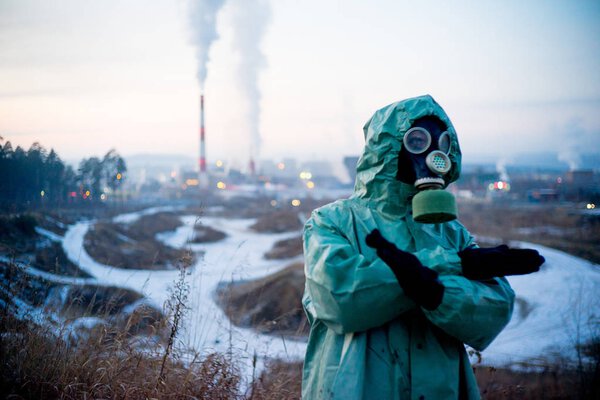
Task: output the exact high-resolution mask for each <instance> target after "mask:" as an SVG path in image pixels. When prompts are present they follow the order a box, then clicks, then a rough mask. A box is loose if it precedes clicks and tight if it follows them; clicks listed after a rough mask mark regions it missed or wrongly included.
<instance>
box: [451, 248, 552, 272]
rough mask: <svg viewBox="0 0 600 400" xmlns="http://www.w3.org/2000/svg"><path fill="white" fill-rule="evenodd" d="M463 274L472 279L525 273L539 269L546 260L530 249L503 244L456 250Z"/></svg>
mask: <svg viewBox="0 0 600 400" xmlns="http://www.w3.org/2000/svg"><path fill="white" fill-rule="evenodd" d="M458 255H459V257H460V259H461V264H462V270H463V275H464V276H465V278H468V279H472V280H486V279H492V278H494V277H497V276H506V275H525V274H530V273H532V272H536V271H539V270H540V265H542V264H543V263H544V261H546V260H545V259H544V257H542V256H541V255H540V253H538V252H537V250H532V249H511V248H509V247H508V246H507V245H505V244H503V245H501V246H498V247H491V248H483V249H479V248H469V249H465V250H463V251H460V252H458Z"/></svg>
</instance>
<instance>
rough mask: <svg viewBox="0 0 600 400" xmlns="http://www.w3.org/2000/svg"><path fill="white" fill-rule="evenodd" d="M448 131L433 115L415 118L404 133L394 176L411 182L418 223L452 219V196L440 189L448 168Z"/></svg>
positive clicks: (454, 210) (453, 213) (453, 205)
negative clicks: (414, 190) (413, 189)
mask: <svg viewBox="0 0 600 400" xmlns="http://www.w3.org/2000/svg"><path fill="white" fill-rule="evenodd" d="M451 143H452V141H451V138H450V134H449V133H448V132H446V127H445V126H444V124H443V123H442V122H441V121H440V120H438V119H437V118H434V117H424V118H420V119H418V120H416V121H415V122H414V124H413V126H412V127H411V128H410V129H409V130H408V131H407V132H406V134H404V138H403V145H402V150H401V151H400V155H399V159H398V175H397V178H398V180H400V181H401V182H404V183H407V184H409V185H414V186H415V188H416V189H417V190H418V193H417V194H416V195H415V196H414V197H413V200H412V209H413V218H414V220H415V221H417V222H422V223H429V224H432V223H441V222H447V221H451V220H453V219H456V216H457V208H456V201H455V199H454V196H453V195H452V194H451V193H448V192H447V191H445V190H443V189H444V188H445V187H446V181H445V180H444V178H443V177H444V175H446V174H447V173H448V172H449V171H450V169H451V168H452V162H451V161H450V157H449V156H448V155H449V154H450V150H451Z"/></svg>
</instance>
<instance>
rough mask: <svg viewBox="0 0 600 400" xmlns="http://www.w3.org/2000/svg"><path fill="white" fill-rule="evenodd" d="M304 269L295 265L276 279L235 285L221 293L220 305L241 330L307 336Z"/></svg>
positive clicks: (274, 277)
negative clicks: (303, 305) (248, 329)
mask: <svg viewBox="0 0 600 400" xmlns="http://www.w3.org/2000/svg"><path fill="white" fill-rule="evenodd" d="M303 292H304V266H303V264H300V263H299V264H292V265H290V266H289V267H287V268H285V269H283V270H282V271H279V272H277V273H275V274H273V275H270V276H267V277H265V278H262V279H258V280H255V281H251V282H244V283H234V284H230V285H227V286H225V287H224V288H221V289H220V290H219V292H218V300H219V304H220V305H221V307H222V308H223V310H224V311H225V313H226V314H227V316H228V317H229V318H230V319H231V321H232V322H233V323H234V324H236V325H239V326H244V327H253V328H255V329H257V330H259V331H261V332H264V333H278V334H284V335H289V336H300V335H306V334H307V324H308V322H307V320H306V316H305V315H304V311H303V308H302V293H303Z"/></svg>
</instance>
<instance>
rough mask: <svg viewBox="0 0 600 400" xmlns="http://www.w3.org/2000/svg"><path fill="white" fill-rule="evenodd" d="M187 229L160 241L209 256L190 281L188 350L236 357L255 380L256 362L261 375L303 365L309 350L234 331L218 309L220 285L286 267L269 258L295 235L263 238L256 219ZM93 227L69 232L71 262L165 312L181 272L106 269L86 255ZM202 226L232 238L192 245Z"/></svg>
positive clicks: (187, 223)
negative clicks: (271, 368)
mask: <svg viewBox="0 0 600 400" xmlns="http://www.w3.org/2000/svg"><path fill="white" fill-rule="evenodd" d="M144 214H145V215H147V212H144ZM135 219H136V216H135V215H132V214H129V215H127V218H117V219H116V220H117V221H119V222H123V221H125V220H126V221H128V222H130V221H134V220H135ZM182 221H183V222H184V224H183V226H181V227H179V228H178V229H177V230H175V231H173V232H169V233H162V234H159V235H158V239H160V240H162V241H163V242H164V243H166V244H168V245H170V246H173V247H177V248H182V247H183V248H189V249H191V250H192V251H194V252H198V254H201V252H203V256H200V257H198V260H197V261H196V263H195V264H194V265H193V266H192V267H191V268H190V269H189V272H190V274H189V276H187V277H186V280H187V282H188V283H189V284H190V295H189V301H188V304H187V305H188V306H189V307H190V311H189V312H188V314H187V315H188V317H187V319H186V320H185V322H184V326H183V330H182V335H181V337H180V339H181V341H182V343H181V345H182V346H185V347H191V348H194V349H196V350H198V351H200V352H202V353H205V354H206V353H210V352H213V351H219V352H222V353H225V352H229V351H231V352H233V354H235V355H236V360H237V361H239V362H240V363H241V364H242V365H245V367H246V368H247V374H246V376H251V374H252V370H253V365H252V364H253V358H254V357H256V358H257V359H256V363H257V369H258V370H260V368H261V366H262V363H263V361H264V359H265V357H271V358H282V359H293V360H297V359H300V358H302V357H303V356H304V352H305V347H306V344H305V343H304V342H301V341H291V340H286V339H284V338H282V337H277V336H271V335H263V334H258V333H256V332H254V331H253V330H251V329H242V328H238V327H235V326H233V325H232V324H231V323H230V322H229V319H228V318H227V317H226V315H225V314H224V313H223V312H222V311H221V309H220V308H219V307H218V306H217V304H216V303H215V301H214V299H213V296H214V293H215V289H216V288H217V286H218V284H219V283H220V282H235V281H240V280H247V279H257V278H260V277H263V276H266V275H270V274H272V273H274V272H277V271H278V270H280V269H281V268H282V267H283V266H285V265H286V264H285V263H282V262H281V261H269V260H265V259H264V258H263V255H264V253H265V252H266V251H268V250H270V249H271V247H272V245H273V244H274V243H275V242H276V241H277V240H281V239H284V238H289V237H291V236H293V235H295V234H297V233H295V234H289V233H286V234H257V233H256V232H253V231H251V230H250V229H249V226H250V225H252V223H253V222H254V220H252V219H225V218H214V217H202V219H201V220H198V219H197V217H194V216H189V217H183V218H182ZM93 223H94V222H93V221H86V222H79V223H77V224H74V225H72V226H71V227H69V229H68V231H67V232H66V234H65V237H64V240H63V248H64V250H65V253H66V254H67V256H68V257H69V259H70V260H71V261H73V262H75V263H76V264H78V265H79V266H80V267H81V269H83V270H85V271H86V272H88V273H89V274H91V275H92V276H94V277H95V278H96V279H97V280H98V283H100V284H104V285H113V286H116V287H123V288H130V289H133V290H136V291H139V292H141V293H143V294H144V295H146V296H147V297H148V298H149V300H150V301H151V302H152V303H153V305H155V306H157V307H159V308H161V307H162V306H163V304H164V303H165V301H167V300H168V299H169V297H170V291H169V289H170V288H171V287H173V286H174V283H175V282H176V280H177V279H178V276H179V272H178V271H147V270H125V269H119V268H113V267H111V266H108V265H102V264H100V263H98V262H96V261H94V260H93V259H92V258H91V257H90V256H89V255H88V254H87V253H86V251H85V250H84V247H83V240H84V237H85V234H86V232H87V231H88V229H89V228H90V226H91V225H92V224H93ZM196 223H202V224H205V225H209V226H211V227H213V228H215V229H218V230H220V231H223V232H224V233H226V234H227V237H226V238H225V239H223V240H221V241H219V242H217V243H212V244H189V243H188V241H189V239H190V238H192V236H193V229H194V224H196Z"/></svg>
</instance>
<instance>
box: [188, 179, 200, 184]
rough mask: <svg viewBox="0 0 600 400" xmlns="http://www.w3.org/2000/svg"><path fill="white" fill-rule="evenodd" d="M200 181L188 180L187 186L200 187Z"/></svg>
mask: <svg viewBox="0 0 600 400" xmlns="http://www.w3.org/2000/svg"><path fill="white" fill-rule="evenodd" d="M198 183H199V182H198V179H186V180H185V184H186V185H188V186H198Z"/></svg>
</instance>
